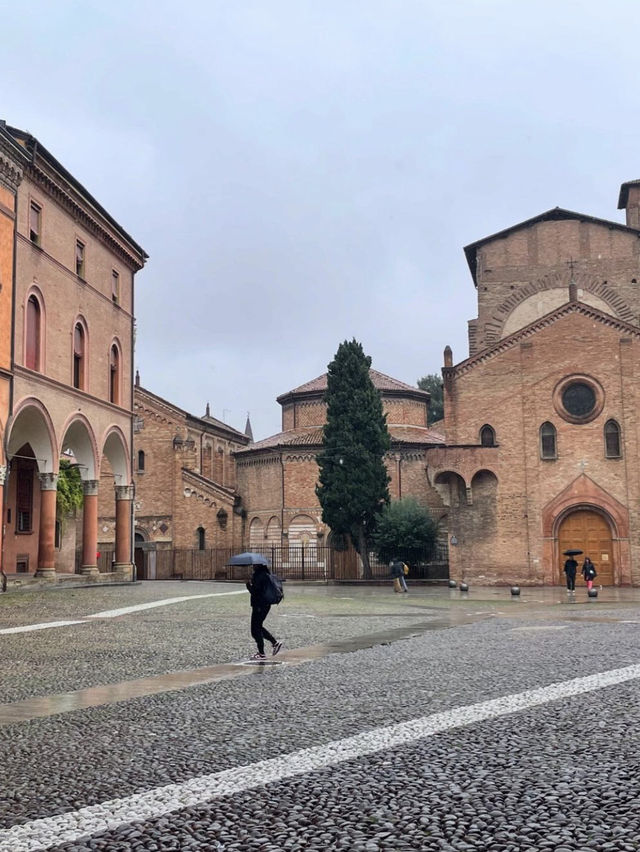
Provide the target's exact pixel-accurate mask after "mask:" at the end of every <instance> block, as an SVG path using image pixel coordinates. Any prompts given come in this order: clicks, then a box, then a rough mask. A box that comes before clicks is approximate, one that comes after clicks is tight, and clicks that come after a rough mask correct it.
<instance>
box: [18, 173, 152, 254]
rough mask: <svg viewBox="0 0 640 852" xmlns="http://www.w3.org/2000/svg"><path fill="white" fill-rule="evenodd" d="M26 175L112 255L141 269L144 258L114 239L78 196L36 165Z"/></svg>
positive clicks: (122, 242)
mask: <svg viewBox="0 0 640 852" xmlns="http://www.w3.org/2000/svg"><path fill="white" fill-rule="evenodd" d="M27 175H28V176H29V177H30V178H31V180H32V181H33V182H34V183H35V184H37V186H38V187H39V188H40V189H41V190H42V191H43V192H45V193H46V194H47V195H48V196H49V197H50V198H52V199H53V200H54V201H55V202H56V203H57V204H58V205H60V207H62V208H63V209H64V210H66V211H67V213H69V214H70V215H71V216H73V217H74V218H75V219H77V220H78V221H79V222H81V223H82V225H83V226H84V227H85V228H86V229H87V231H89V232H90V233H92V234H93V235H94V236H96V237H97V238H98V239H100V240H101V241H102V242H104V243H106V245H107V246H108V247H109V249H110V250H111V251H112V252H113V253H114V254H117V255H118V256H119V257H120V258H121V259H122V260H123V261H124V262H125V263H126V264H127V265H128V266H129V267H130V268H132V269H135V270H140V269H142V267H143V266H144V262H145V257H144V256H143V255H142V254H140V253H138V252H134V251H133V250H132V249H131V248H129V247H128V246H127V245H126V244H125V243H124V241H123V240H121V239H119V238H116V236H114V232H113V231H112V229H111V228H109V227H108V226H107V224H106V223H105V222H104V221H103V220H102V217H101V216H99V214H98V213H97V212H95V213H94V212H93V211H92V209H91V207H89V206H88V205H86V204H83V203H82V199H81V198H80V197H79V196H78V198H76V197H75V193H73V191H72V190H70V188H66V187H63V186H62V184H61V182H59V181H57V180H55V179H54V177H53V176H52V175H51V174H49V173H48V172H47V171H45V170H44V169H43V168H42V167H41V166H40V165H38V164H37V163H30V165H29V166H28V167H27Z"/></svg>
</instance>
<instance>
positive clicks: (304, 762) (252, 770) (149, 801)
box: [0, 664, 640, 852]
mask: <svg viewBox="0 0 640 852" xmlns="http://www.w3.org/2000/svg"><path fill="white" fill-rule="evenodd" d="M639 678H640V665H638V664H634V665H632V666H627V667H625V668H621V669H611V670H609V671H605V672H600V673H599V674H594V675H589V676H587V677H577V678H574V679H572V680H566V681H563V682H561V683H553V684H550V685H549V686H542V687H539V688H538V689H529V690H527V691H526V692H519V693H515V694H512V695H504V696H502V697H501V698H494V699H492V700H490V701H481V702H479V703H478V704H470V705H467V706H465V707H454V708H453V709H451V710H445V711H444V712H441V713H434V714H433V715H431V716H422V717H421V718H418V719H412V720H410V721H408V722H400V723H399V724H396V725H389V726H388V727H384V728H375V729H374V730H372V731H365V732H364V733H362V734H356V735H355V736H352V737H346V738H345V739H341V740H335V741H334V742H331V743H327V745H322V746H316V747H314V748H305V749H302V750H301V751H295V752H292V753H291V754H284V755H282V756H281V757H275V758H272V759H270V760H261V761H259V762H258V763H253V764H250V765H248V766H237V767H235V768H233V769H226V770H224V771H223V772H215V773H213V774H211V775H202V776H200V777H196V778H192V779H190V780H189V781H185V782H183V783H181V784H168V785H167V786H165V787H157V788H156V789H154V790H149V791H148V792H146V793H136V794H135V795H133V796H128V797H126V798H122V799H111V800H110V801H107V802H102V803H100V804H97V805H89V806H88V807H86V808H81V809H80V810H77V811H73V812H71V813H64V814H58V815H56V816H51V817H45V818H43V819H36V820H33V821H31V822H27V823H24V824H23V825H16V826H13V827H12V828H8V829H4V830H0V852H41V850H44V849H47V848H48V847H49V846H54V845H56V846H57V845H60V844H62V843H73V842H75V841H77V840H79V839H80V838H81V837H87V836H91V835H95V834H100V833H102V832H105V831H111V830H113V829H116V828H118V827H120V826H122V825H127V824H129V823H132V822H134V821H142V820H149V819H155V818H158V817H162V816H165V815H166V814H170V813H172V812H174V811H179V810H182V809H183V808H190V807H198V806H199V805H203V804H206V803H207V802H209V801H210V800H211V799H216V798H219V797H221V796H230V795H233V794H234V793H240V792H243V791H245V790H251V789H253V788H255V787H261V786H263V785H267V784H274V783H277V782H278V781H283V780H284V779H287V778H294V777H295V776H297V775H305V774H307V773H309V772H313V771H314V770H318V769H325V768H327V767H329V766H336V765H337V764H340V763H344V762H345V761H347V760H355V759H357V758H361V757H364V756H366V755H369V754H375V753H376V752H380V751H385V750H387V749H390V748H396V747H398V746H403V745H410V744H412V743H415V742H418V741H419V740H423V739H426V738H427V737H432V736H434V735H435V734H438V733H441V732H442V731H450V730H452V729H454V728H462V727H465V726H467V725H473V724H474V723H477V722H483V721H485V720H487V719H496V718H499V717H501V716H508V715H510V714H512V713H517V712H519V711H522V710H528V709H530V708H532V707H540V706H541V705H543V704H548V703H549V702H550V701H558V700H559V699H562V698H570V697H572V696H575V695H584V694H585V693H587V692H594V691H596V690H598V689H604V688H605V687H607V686H614V685H616V684H620V683H625V682H627V681H630V680H638V679H639Z"/></svg>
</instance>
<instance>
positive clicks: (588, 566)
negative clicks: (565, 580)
mask: <svg viewBox="0 0 640 852" xmlns="http://www.w3.org/2000/svg"><path fill="white" fill-rule="evenodd" d="M582 576H583V577H584V579H585V581H586V583H587V589H592V588H593V581H594V580H595V578H596V577H597V576H598V572H597V571H596V566H595V565H594V564H593V562H592V561H591V560H590V559H589V557H588V556H585V558H584V562H583V563H582Z"/></svg>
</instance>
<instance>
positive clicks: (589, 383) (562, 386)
mask: <svg viewBox="0 0 640 852" xmlns="http://www.w3.org/2000/svg"><path fill="white" fill-rule="evenodd" d="M553 403H554V407H555V409H556V411H557V412H558V414H559V415H560V416H561V417H562V418H563V419H564V420H568V421H569V423H588V422H589V421H591V420H594V419H595V418H596V417H597V416H598V414H600V412H601V411H602V408H603V406H604V391H603V390H602V388H601V387H600V384H599V383H598V382H596V380H595V379H592V378H591V376H576V375H574V376H569V377H567V378H566V379H563V380H562V381H561V382H559V383H558V384H557V385H556V388H555V390H554V393H553Z"/></svg>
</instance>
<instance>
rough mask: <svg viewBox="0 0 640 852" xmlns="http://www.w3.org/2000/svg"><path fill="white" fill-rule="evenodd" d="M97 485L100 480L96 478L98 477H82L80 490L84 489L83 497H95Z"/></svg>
mask: <svg viewBox="0 0 640 852" xmlns="http://www.w3.org/2000/svg"><path fill="white" fill-rule="evenodd" d="M99 485H100V480H98V479H83V480H82V490H83V491H84V496H85V497H97V495H98V486H99Z"/></svg>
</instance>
